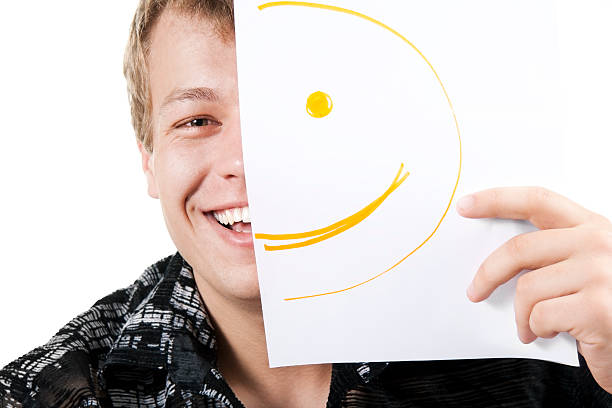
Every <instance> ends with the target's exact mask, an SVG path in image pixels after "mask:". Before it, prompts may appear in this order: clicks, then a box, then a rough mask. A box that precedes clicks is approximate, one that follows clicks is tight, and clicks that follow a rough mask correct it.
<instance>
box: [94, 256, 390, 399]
mask: <svg viewBox="0 0 612 408" xmlns="http://www.w3.org/2000/svg"><path fill="white" fill-rule="evenodd" d="M162 262H163V268H162V267H160V268H159V269H160V272H161V276H160V279H159V282H158V283H157V284H156V285H155V286H154V287H153V288H152V289H151V290H150V292H149V293H148V294H147V295H146V296H145V297H144V299H142V301H141V302H140V303H139V304H138V306H136V307H135V309H134V311H133V313H131V314H130V316H129V318H128V319H127V321H126V322H125V324H124V326H123V328H122V330H121V332H120V334H119V336H118V337H117V339H116V341H115V342H114V344H113V345H112V347H111V349H110V351H109V353H108V354H107V355H106V360H105V362H104V364H103V366H102V381H104V382H106V383H108V381H109V380H112V381H115V380H119V381H121V380H125V379H127V380H129V381H137V382H145V383H149V384H150V383H151V382H153V381H155V379H156V378H157V379H158V380H159V381H165V378H164V377H165V374H166V373H168V374H169V375H170V376H171V377H172V379H173V381H174V382H175V383H177V384H180V385H181V386H183V387H185V388H186V389H194V390H195V389H200V388H201V387H202V384H205V383H208V382H210V381H213V382H214V383H219V387H222V388H226V385H225V383H224V382H223V381H222V377H221V375H220V374H219V372H218V371H217V370H216V368H215V367H216V351H217V350H216V341H215V333H214V329H213V326H212V323H211V321H210V319H209V316H208V313H207V311H206V308H205V305H204V302H203V301H202V299H201V297H200V293H199V291H198V289H197V286H196V283H195V279H194V277H193V269H192V267H191V266H190V265H189V264H188V263H187V261H185V260H184V259H183V257H182V256H181V255H180V254H179V253H178V252H177V253H176V254H175V255H173V256H172V257H169V260H168V258H166V259H165V260H163V261H160V262H159V263H158V264H156V265H157V266H159V265H161V264H162ZM162 270H163V271H162ZM149 278H150V276H149ZM136 284H138V282H137V283H136ZM387 364H388V363H344V364H334V367H333V371H332V384H331V390H330V401H331V400H333V399H336V398H341V397H342V395H343V394H344V393H346V391H347V390H349V389H352V388H353V387H355V386H357V385H359V384H367V383H369V382H370V381H371V380H372V379H374V378H376V377H377V376H378V375H379V374H380V373H381V372H382V371H383V370H384V369H385V368H386V367H387ZM226 391H227V393H228V394H231V392H230V391H229V390H227V389H226Z"/></svg>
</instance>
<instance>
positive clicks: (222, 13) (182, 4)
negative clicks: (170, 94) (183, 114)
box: [123, 0, 234, 152]
mask: <svg viewBox="0 0 612 408" xmlns="http://www.w3.org/2000/svg"><path fill="white" fill-rule="evenodd" d="M165 9H172V11H175V12H178V13H180V14H181V15H185V16H190V17H198V18H206V19H208V20H209V21H210V22H212V23H213V27H215V30H216V34H217V35H218V36H219V37H220V38H222V39H224V40H226V41H228V40H230V39H231V38H233V33H234V9H233V0H140V3H139V4H138V8H137V9H136V14H135V15H134V19H133V21H132V26H131V29H130V36H129V39H128V43H127V47H126V49H125V57H124V60H123V75H124V76H125V79H126V81H127V90H128V98H129V101H130V108H131V113H132V125H133V126H134V131H135V133H136V138H137V139H138V140H139V141H140V142H141V143H142V144H143V146H144V147H145V149H146V150H147V151H148V152H152V151H153V135H152V126H151V106H152V104H151V93H150V90H149V74H148V69H147V59H148V56H149V48H150V45H151V44H150V36H151V32H152V31H153V27H154V26H155V23H156V22H157V20H158V19H159V17H160V16H161V14H162V12H163V11H164V10H165Z"/></svg>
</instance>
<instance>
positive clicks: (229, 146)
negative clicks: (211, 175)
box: [217, 121, 244, 180]
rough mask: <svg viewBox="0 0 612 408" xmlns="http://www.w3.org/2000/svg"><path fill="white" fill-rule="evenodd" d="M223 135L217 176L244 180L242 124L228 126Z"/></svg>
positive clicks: (237, 122)
mask: <svg viewBox="0 0 612 408" xmlns="http://www.w3.org/2000/svg"><path fill="white" fill-rule="evenodd" d="M223 133H224V135H223V142H222V146H221V151H220V153H219V158H220V160H219V163H218V165H217V174H218V175H219V176H220V177H222V178H224V179H232V178H239V179H243V180H244V162H243V159H242V137H241V134H240V122H239V121H236V123H232V124H229V125H226V128H225V132H223Z"/></svg>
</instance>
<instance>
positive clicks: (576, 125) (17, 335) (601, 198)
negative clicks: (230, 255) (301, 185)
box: [0, 0, 612, 366]
mask: <svg viewBox="0 0 612 408" xmlns="http://www.w3.org/2000/svg"><path fill="white" fill-rule="evenodd" d="M37 3H38V4H36V3H33V2H27V3H20V2H12V3H11V5H10V6H2V7H1V8H0V55H1V63H0V90H1V93H0V95H1V96H0V186H1V187H2V190H1V193H0V194H1V195H0V255H2V263H1V267H0V328H1V329H0V366H3V365H4V364H6V363H8V362H9V361H11V360H12V359H14V358H17V357H18V356H20V355H22V354H23V353H25V352H27V351H28V350H30V349H32V348H33V347H36V346H38V345H41V344H43V343H44V342H46V341H47V340H48V339H49V337H50V336H51V335H52V334H54V333H55V332H56V331H57V330H58V329H59V328H60V327H61V326H62V325H64V324H65V323H66V322H67V321H68V320H70V319H71V318H72V317H74V316H75V315H76V314H78V313H80V312H82V311H84V310H86V309H87V308H89V307H90V306H91V305H92V304H93V303H94V302H95V301H96V300H97V299H99V298H101V297H103V296H104V295H106V294H108V293H110V292H112V291H113V290H115V289H118V288H121V287H124V286H126V285H129V284H130V283H132V282H133V281H134V279H136V278H137V277H138V275H139V274H140V273H141V272H142V270H143V269H144V268H145V267H146V266H148V265H149V264H151V263H153V262H155V261H156V260H157V259H159V258H161V257H163V256H166V255H168V254H170V253H172V252H173V251H174V247H173V245H172V242H171V241H170V239H169V237H168V234H167V232H166V229H165V226H164V223H163V218H162V215H161V211H160V208H159V204H158V202H156V201H155V200H153V199H151V198H149V197H148V196H147V194H146V188H145V180H144V176H143V175H142V171H141V169H140V160H139V155H138V152H137V149H136V143H135V139H134V135H133V130H132V128H131V124H130V116H129V107H128V103H127V96H126V91H125V80H124V79H123V76H122V73H121V70H122V58H123V50H124V46H125V42H126V40H127V35H128V29H129V23H130V21H131V18H132V15H133V11H134V9H135V7H136V1H135V0H129V1H126V0H121V1H118V0H115V1H109V2H102V3H99V2H97V3H96V2H91V1H86V2H85V1H76V0H72V1H63V2H45V1H39V2H37ZM560 5H561V7H560V12H559V21H560V25H561V45H562V56H563V71H562V72H563V75H564V78H565V79H566V84H567V86H566V89H565V90H566V94H567V96H568V112H569V115H568V123H567V124H566V126H565V130H566V134H567V135H569V136H570V137H569V138H568V139H569V140H568V142H567V143H568V145H569V147H570V148H569V149H568V152H567V157H566V159H567V160H568V161H569V164H568V168H569V169H570V172H569V173H570V175H569V177H570V182H571V186H572V187H571V190H572V198H573V199H575V200H576V201H578V202H580V203H581V204H583V205H585V206H587V207H588V208H591V209H593V210H595V211H598V212H601V213H603V214H605V215H607V216H608V217H612V191H610V188H609V187H610V184H611V183H610V175H612V164H611V162H612V160H610V156H611V155H612V124H611V123H610V117H612V98H610V97H609V95H611V94H612V80H610V72H612V58H611V56H610V54H611V53H612V46H611V44H610V40H612V26H610V25H609V21H610V18H611V17H612V3H611V2H610V1H609V0H585V1H581V2H575V1H574V2H572V1H570V0H563V1H561V2H560ZM517 29H520V27H517Z"/></svg>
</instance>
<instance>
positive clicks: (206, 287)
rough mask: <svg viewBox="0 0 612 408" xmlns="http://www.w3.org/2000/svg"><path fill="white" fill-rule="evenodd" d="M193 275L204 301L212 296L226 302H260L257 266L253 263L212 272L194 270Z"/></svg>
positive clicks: (209, 299)
mask: <svg viewBox="0 0 612 408" xmlns="http://www.w3.org/2000/svg"><path fill="white" fill-rule="evenodd" d="M215 269H217V268H215ZM209 272H210V271H209ZM194 277H195V280H196V284H197V286H198V290H199V291H200V294H201V295H202V298H203V300H204V303H207V302H208V301H211V300H213V299H212V298H215V299H220V298H223V299H224V300H225V301H226V302H238V303H253V304H260V303H261V298H260V292H259V281H258V279H257V268H256V266H255V265H254V264H252V265H248V266H247V265H245V266H240V267H238V266H233V267H225V268H219V269H217V270H216V273H212V274H211V273H208V274H204V273H198V272H196V273H194Z"/></svg>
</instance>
